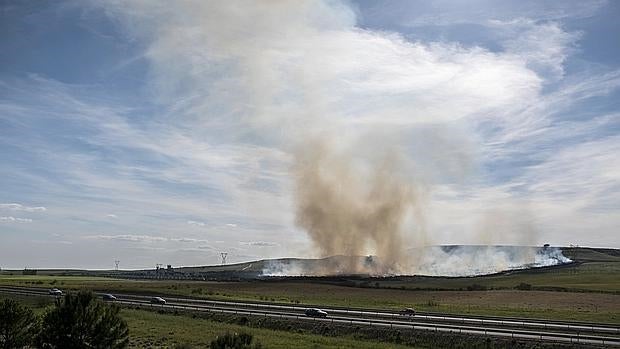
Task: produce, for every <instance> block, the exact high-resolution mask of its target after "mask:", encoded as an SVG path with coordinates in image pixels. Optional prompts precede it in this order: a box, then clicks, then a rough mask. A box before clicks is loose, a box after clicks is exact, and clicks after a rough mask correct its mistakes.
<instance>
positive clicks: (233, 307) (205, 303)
mask: <svg viewBox="0 0 620 349" xmlns="http://www.w3.org/2000/svg"><path fill="white" fill-rule="evenodd" d="M3 291H4V292H8V293H18V294H20V293H21V294H30V295H37V296H46V295H47V291H46V290H42V289H40V288H20V287H5V288H0V292H3ZM117 296H119V297H122V298H126V299H119V300H118V301H117V303H119V304H125V305H133V306H139V307H149V308H151V309H153V308H159V307H161V308H169V309H181V310H191V311H207V312H221V313H234V314H247V315H258V316H265V317H279V318H287V319H296V320H312V321H327V322H331V323H342V324H350V325H354V324H357V325H369V326H383V327H388V326H389V327H390V328H401V329H409V328H410V329H412V330H434V331H438V332H453V333H461V334H462V333H467V334H483V335H492V336H501V337H508V336H509V337H511V338H521V339H529V340H545V341H559V342H562V343H567V342H570V343H589V344H602V345H620V339H619V338H615V337H602V336H594V335H590V334H583V333H581V332H579V331H577V332H575V333H563V332H544V331H535V330H523V329H514V328H498V327H492V326H500V327H501V326H506V325H505V324H503V323H502V322H499V323H498V322H497V321H496V320H495V319H496V318H497V317H494V319H493V321H495V322H494V323H487V324H486V326H487V327H484V326H485V324H484V321H481V322H480V323H479V324H478V323H475V324H469V325H465V324H452V325H451V324H445V323H430V322H428V323H424V322H420V321H416V322H413V321H411V322H405V321H389V320H386V319H382V318H375V319H372V318H364V317H363V316H364V315H372V314H373V312H368V311H361V312H359V313H358V312H354V311H351V312H345V315H356V314H359V315H360V317H359V318H357V317H355V318H351V317H343V316H340V317H339V316H331V317H330V318H327V319H321V318H308V317H306V316H304V315H300V314H298V313H285V312H282V311H281V310H282V309H283V308H284V309H285V310H301V309H304V308H302V307H297V306H296V307H292V306H271V307H269V306H268V305H267V304H251V303H245V302H228V301H211V300H196V299H186V298H168V300H169V301H170V304H166V305H153V304H150V303H149V302H147V301H145V300H144V299H147V298H148V299H150V298H151V297H148V296H141V295H117ZM52 297H53V296H52ZM127 298H128V299H129V300H128V299H127ZM132 298H133V299H134V300H131V299H132ZM175 301H176V302H177V303H173V302H175ZM209 303H211V305H210V306H209ZM243 306H245V307H249V308H260V307H263V308H266V309H269V308H271V310H272V311H268V310H262V309H244V308H243ZM274 309H275V310H277V311H273V310H274ZM325 309H328V308H325ZM330 309H331V308H330ZM331 310H334V309H331ZM376 314H379V313H378V312H377V313H376ZM435 318H437V317H435ZM416 320H418V319H416ZM431 320H432V319H431ZM435 320H436V319H435ZM526 323H527V321H526ZM563 323H565V322H563ZM476 325H478V326H476ZM614 329H615V332H614V333H613V334H617V333H618V328H617V327H615V328H614ZM554 330H556V331H559V330H565V329H563V328H554ZM568 330H571V328H568ZM572 330H575V328H574V327H573V329H572Z"/></svg>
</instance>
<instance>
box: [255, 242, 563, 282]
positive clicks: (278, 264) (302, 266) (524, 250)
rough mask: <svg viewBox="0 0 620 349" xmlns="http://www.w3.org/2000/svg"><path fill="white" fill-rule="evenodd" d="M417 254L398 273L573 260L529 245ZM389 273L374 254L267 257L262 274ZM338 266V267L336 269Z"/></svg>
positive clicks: (474, 271) (460, 272) (472, 271)
mask: <svg viewBox="0 0 620 349" xmlns="http://www.w3.org/2000/svg"><path fill="white" fill-rule="evenodd" d="M409 253H411V254H412V255H416V256H418V258H417V259H416V264H412V265H409V266H407V267H406V268H405V270H404V271H403V272H402V273H400V274H398V275H420V276H453V277H456V276H478V275H488V274H494V273H499V272H503V271H509V270H519V269H528V268H539V267H549V266H554V265H561V264H566V263H570V262H572V261H571V259H570V258H568V257H566V256H564V254H563V253H562V250H561V249H559V248H557V247H528V246H430V247H426V248H420V249H412V250H410V251H409ZM414 259H415V258H412V260H414ZM343 262H346V263H343ZM350 265H354V266H355V267H354V269H353V270H356V271H357V272H356V273H357V274H364V275H369V276H391V275H397V274H386V273H384V272H383V271H384V270H385V268H383V266H382V263H381V261H380V260H379V259H378V258H376V257H371V256H368V257H344V256H337V257H330V258H326V259H323V260H295V259H285V260H269V261H266V263H265V267H264V269H263V272H262V274H263V275H264V276H328V275H346V274H351V269H350V267H347V268H343V267H344V266H350ZM339 266H340V268H339Z"/></svg>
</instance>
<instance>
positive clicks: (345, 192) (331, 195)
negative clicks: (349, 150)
mask: <svg viewBox="0 0 620 349" xmlns="http://www.w3.org/2000/svg"><path fill="white" fill-rule="evenodd" d="M354 161H355V159H354V157H352V156H348V155H346V154H338V153H337V152H336V151H335V150H334V148H333V147H332V146H331V145H330V143H329V142H328V141H325V140H317V139H314V140H311V141H308V142H306V143H304V144H303V146H302V147H300V148H299V150H298V151H297V154H296V163H295V166H294V173H295V182H296V196H297V197H296V203H297V212H296V213H297V224H298V225H299V226H300V227H302V228H304V229H305V230H306V231H307V232H308V235H309V236H310V238H311V239H312V241H313V242H314V244H315V247H316V248H317V249H318V250H319V251H320V253H321V256H322V257H327V256H335V255H345V256H363V255H368V254H371V255H373V256H376V257H377V258H376V259H377V260H378V261H377V263H374V262H373V263H367V260H366V263H364V262H363V261H364V259H359V258H350V259H343V263H346V264H347V265H339V266H337V269H336V270H332V271H331V272H339V273H371V274H388V273H400V272H402V271H403V270H404V268H407V266H408V256H407V253H406V246H405V239H404V237H403V235H402V225H403V221H404V219H405V217H406V216H407V215H408V214H409V213H412V212H414V211H415V206H416V199H417V195H416V190H415V188H414V186H413V185H411V184H409V183H408V182H407V181H406V180H405V179H404V178H403V177H402V175H401V174H400V171H399V168H398V166H399V164H400V161H399V159H398V157H397V156H396V155H394V154H393V152H392V153H389V152H388V153H387V154H385V155H383V156H380V157H379V159H378V160H375V161H371V163H370V164H369V165H370V166H366V167H367V168H366V170H365V171H362V170H361V169H359V168H356V166H355V164H354ZM362 172H364V173H362ZM335 267H336V266H335ZM325 272H326V273H329V272H330V271H325Z"/></svg>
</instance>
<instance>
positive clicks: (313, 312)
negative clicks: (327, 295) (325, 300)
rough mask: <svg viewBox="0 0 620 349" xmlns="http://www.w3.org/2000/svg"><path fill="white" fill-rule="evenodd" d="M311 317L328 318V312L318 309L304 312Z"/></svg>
mask: <svg viewBox="0 0 620 349" xmlns="http://www.w3.org/2000/svg"><path fill="white" fill-rule="evenodd" d="M304 313H305V314H306V316H309V317H327V312H326V311H324V310H321V309H317V308H309V309H306V311H305V312H304Z"/></svg>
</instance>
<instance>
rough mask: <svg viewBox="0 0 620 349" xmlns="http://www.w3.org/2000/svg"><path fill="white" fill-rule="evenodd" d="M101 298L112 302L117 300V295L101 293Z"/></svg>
mask: <svg viewBox="0 0 620 349" xmlns="http://www.w3.org/2000/svg"><path fill="white" fill-rule="evenodd" d="M101 298H102V299H103V300H104V301H112V302H114V301H115V300H116V296H115V295H113V294H110V293H106V294H103V295H101Z"/></svg>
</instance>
